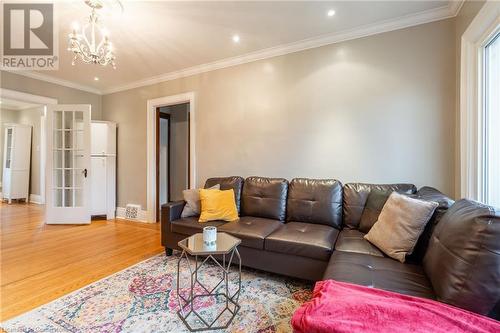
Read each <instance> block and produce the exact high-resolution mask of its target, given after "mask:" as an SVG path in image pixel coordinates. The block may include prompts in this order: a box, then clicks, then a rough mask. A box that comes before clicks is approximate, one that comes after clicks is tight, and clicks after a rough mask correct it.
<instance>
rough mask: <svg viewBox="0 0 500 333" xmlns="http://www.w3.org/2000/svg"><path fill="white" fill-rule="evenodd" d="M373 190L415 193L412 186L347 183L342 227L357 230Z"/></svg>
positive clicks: (415, 189)
mask: <svg viewBox="0 0 500 333" xmlns="http://www.w3.org/2000/svg"><path fill="white" fill-rule="evenodd" d="M373 189H377V190H379V191H384V192H385V191H397V192H399V193H407V194H412V193H415V192H416V191H417V188H416V187H415V185H413V184H363V183H349V184H345V185H344V195H343V202H344V203H343V209H344V214H343V216H344V225H345V226H346V227H348V228H349V229H357V228H358V226H359V222H360V220H361V215H362V214H363V209H364V208H365V204H366V200H367V199H368V194H370V191H371V190H373Z"/></svg>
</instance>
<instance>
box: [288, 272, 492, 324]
mask: <svg viewBox="0 0 500 333" xmlns="http://www.w3.org/2000/svg"><path fill="white" fill-rule="evenodd" d="M292 326H293V329H294V332H296V333H319V332H328V333H331V332H346V333H352V332H391V333H394V332H398V333H404V332H432V333H439V332H443V333H452V332H453V333H457V332H464V333H465V332H467V333H470V332H478V333H479V332H481V333H485V332H495V333H498V332H500V322H497V321H495V320H493V319H490V318H487V317H483V316H480V315H478V314H475V313H472V312H469V311H466V310H462V309H458V308H455V307H453V306H450V305H447V304H444V303H440V302H437V301H433V300H429V299H424V298H419V297H413V296H406V295H401V294H397V293H393V292H389V291H385V290H379V289H374V288H368V287H364V286H358V285H354V284H350V283H343V282H337V281H333V280H327V281H320V282H317V283H316V286H315V287H314V292H313V298H312V300H311V301H309V302H307V303H305V304H303V305H302V306H301V307H300V308H299V309H298V310H297V311H296V312H295V313H294V315H293V317H292Z"/></svg>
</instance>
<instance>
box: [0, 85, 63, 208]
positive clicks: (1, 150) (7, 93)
mask: <svg viewBox="0 0 500 333" xmlns="http://www.w3.org/2000/svg"><path fill="white" fill-rule="evenodd" d="M52 104H57V100H56V99H53V98H49V97H44V96H38V95H32V94H28V93H24V92H19V91H15V90H9V89H0V136H1V137H0V165H1V166H0V196H1V198H0V199H2V200H3V199H4V198H7V200H8V199H9V197H12V198H13V199H21V201H23V202H24V201H25V202H31V203H35V204H45V179H46V178H45V170H46V166H45V164H46V113H47V105H52ZM9 124H10V125H9ZM7 125H9V126H7ZM16 125H17V126H21V127H29V129H30V131H29V132H30V133H29V134H30V135H29V139H27V143H26V147H24V148H23V147H22V146H21V145H18V146H16V147H14V146H11V145H9V144H8V142H7V140H5V138H6V137H7V136H8V134H9V133H11V134H13V131H15V126H16ZM7 127H10V128H11V129H10V131H8V130H7ZM20 133H21V132H20ZM20 133H19V134H20ZM18 143H20V141H18ZM7 146H9V147H7ZM23 149H27V150H28V151H29V155H28V156H29V157H28V158H27V159H25V160H18V161H17V162H16V163H8V164H9V165H8V166H9V167H12V168H13V169H12V170H9V171H10V172H4V171H6V170H5V169H6V168H5V166H6V165H7V164H6V163H5V162H6V161H5V160H6V159H7V158H9V156H6V155H11V154H13V153H14V152H13V150H14V151H15V150H19V151H22V150H23ZM18 157H19V155H18ZM23 163H25V164H27V165H26V167H22V164H23ZM10 164H12V165H10ZM14 164H16V165H14ZM14 169H16V170H14ZM17 169H18V170H17ZM26 169H27V171H24V172H27V176H25V175H23V176H21V175H20V172H21V171H23V170H26ZM4 173H5V174H6V176H7V177H8V178H9V179H5V180H7V183H6V182H5V180H4V179H3V178H4ZM15 174H17V176H15ZM26 178H28V179H29V180H28V179H26ZM20 180H25V181H26V182H27V185H28V191H27V194H25V195H23V194H22V193H20V192H19V191H20V190H21V189H22V191H21V192H26V189H25V187H26V184H22V182H21V183H20ZM7 187H8V188H7ZM6 192H9V193H6ZM24 197H26V198H24Z"/></svg>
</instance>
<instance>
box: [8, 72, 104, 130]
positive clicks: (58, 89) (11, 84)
mask: <svg viewBox="0 0 500 333" xmlns="http://www.w3.org/2000/svg"><path fill="white" fill-rule="evenodd" d="M0 87H1V88H4V89H10V90H16V91H20V92H24V93H28V94H33V95H39V96H44V97H50V98H55V99H57V101H58V103H59V104H91V105H92V119H95V120H101V119H102V109H101V95H97V94H92V93H89V92H86V91H82V90H78V89H73V88H68V87H64V86H61V85H58V84H54V83H49V82H45V81H41V80H36V79H32V78H29V77H25V76H22V75H18V74H14V73H11V72H4V71H0Z"/></svg>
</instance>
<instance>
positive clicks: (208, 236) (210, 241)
mask: <svg viewBox="0 0 500 333" xmlns="http://www.w3.org/2000/svg"><path fill="white" fill-rule="evenodd" d="M216 241H217V228H216V227H212V226H209V227H205V228H203V242H204V243H205V244H207V245H214V244H215V242H216Z"/></svg>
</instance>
